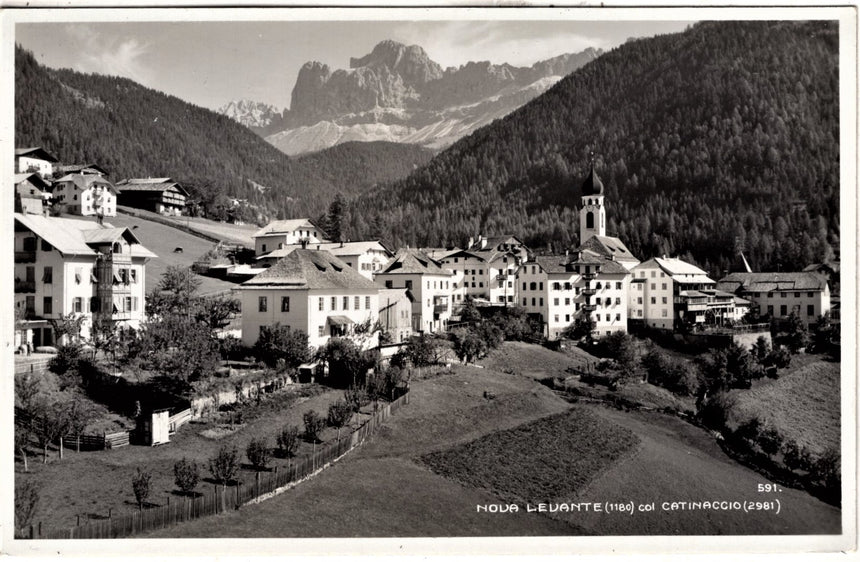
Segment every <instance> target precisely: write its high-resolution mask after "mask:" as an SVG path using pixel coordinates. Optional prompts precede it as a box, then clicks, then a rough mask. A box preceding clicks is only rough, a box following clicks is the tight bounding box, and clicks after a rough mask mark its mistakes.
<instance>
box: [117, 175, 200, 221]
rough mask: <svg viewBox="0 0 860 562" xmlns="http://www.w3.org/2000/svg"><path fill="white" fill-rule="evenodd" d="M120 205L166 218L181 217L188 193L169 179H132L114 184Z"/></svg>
mask: <svg viewBox="0 0 860 562" xmlns="http://www.w3.org/2000/svg"><path fill="white" fill-rule="evenodd" d="M116 187H117V190H118V191H119V193H118V195H117V201H118V203H119V204H120V205H124V206H126V207H133V208H135V209H143V210H146V211H152V212H153V213H158V214H161V215H166V216H175V217H178V216H182V215H183V214H185V206H186V202H187V199H188V191H186V189H185V188H184V187H182V186H181V185H180V184H179V183H178V182H176V181H174V180H172V179H170V178H132V179H126V180H122V181H120V182H119V183H117V184H116Z"/></svg>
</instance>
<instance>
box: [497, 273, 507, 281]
mask: <svg viewBox="0 0 860 562" xmlns="http://www.w3.org/2000/svg"><path fill="white" fill-rule="evenodd" d="M507 278H508V276H507V275H506V274H504V273H499V274H498V275H496V281H505V280H507Z"/></svg>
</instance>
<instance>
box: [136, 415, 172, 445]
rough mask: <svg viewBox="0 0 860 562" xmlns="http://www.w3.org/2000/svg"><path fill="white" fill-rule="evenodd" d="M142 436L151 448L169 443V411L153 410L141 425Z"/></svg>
mask: <svg viewBox="0 0 860 562" xmlns="http://www.w3.org/2000/svg"><path fill="white" fill-rule="evenodd" d="M143 430H144V435H146V437H147V443H148V444H149V445H151V446H153V447H154V446H156V445H162V444H164V443H170V409H169V408H161V409H158V410H153V411H152V414H150V416H149V419H145V421H144V423H143Z"/></svg>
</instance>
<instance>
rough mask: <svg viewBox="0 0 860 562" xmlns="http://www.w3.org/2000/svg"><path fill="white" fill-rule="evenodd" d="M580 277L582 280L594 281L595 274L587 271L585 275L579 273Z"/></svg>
mask: <svg viewBox="0 0 860 562" xmlns="http://www.w3.org/2000/svg"><path fill="white" fill-rule="evenodd" d="M580 276H582V278H583V279H585V280H590V279H594V278H595V277H597V272H596V271H588V272H585V273H580Z"/></svg>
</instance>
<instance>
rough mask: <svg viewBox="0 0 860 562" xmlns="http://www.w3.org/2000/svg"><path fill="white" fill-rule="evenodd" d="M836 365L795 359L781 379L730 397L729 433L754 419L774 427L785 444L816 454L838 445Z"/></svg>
mask: <svg viewBox="0 0 860 562" xmlns="http://www.w3.org/2000/svg"><path fill="white" fill-rule="evenodd" d="M840 366H841V365H840V363H836V362H832V361H827V360H825V359H822V358H821V357H820V356H817V355H809V356H803V355H798V356H795V357H794V358H793V359H792V364H791V367H789V369H786V370H785V371H783V372H781V373H780V377H779V379H776V380H772V379H762V380H760V381H758V382H756V384H755V385H754V386H753V388H751V389H749V390H743V391H734V392H733V394H734V396H735V397H736V398H737V401H736V403H735V406H734V408H733V409H732V412H731V418H730V420H729V421H730V424H732V426H733V427H735V426H736V425H739V424H742V423H743V422H745V421H747V420H749V419H750V418H753V417H758V418H759V419H760V420H761V421H762V422H763V423H764V424H765V425H768V424H772V425H773V426H774V427H775V428H777V430H778V431H779V432H780V433H781V434H782V435H783V436H784V437H786V438H788V439H791V440H794V441H796V442H797V443H799V444H801V445H803V446H805V447H807V448H808V449H809V450H810V451H811V452H813V453H814V454H821V453H822V452H824V451H825V450H826V449H828V448H836V449H838V448H839V443H840V427H841V426H840Z"/></svg>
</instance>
